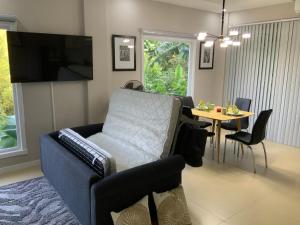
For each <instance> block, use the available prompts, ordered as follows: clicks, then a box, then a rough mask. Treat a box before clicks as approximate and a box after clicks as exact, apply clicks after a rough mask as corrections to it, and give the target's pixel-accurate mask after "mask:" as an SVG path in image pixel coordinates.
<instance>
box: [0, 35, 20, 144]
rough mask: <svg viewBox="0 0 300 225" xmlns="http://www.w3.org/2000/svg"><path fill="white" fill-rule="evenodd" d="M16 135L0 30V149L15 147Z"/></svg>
mask: <svg viewBox="0 0 300 225" xmlns="http://www.w3.org/2000/svg"><path fill="white" fill-rule="evenodd" d="M16 136H17V135H16V120H15V115H14V101H13V90H12V85H11V82H10V74H9V63H8V50H7V39H6V31H5V30H0V149H3V148H11V147H15V146H16V145H17V137H16Z"/></svg>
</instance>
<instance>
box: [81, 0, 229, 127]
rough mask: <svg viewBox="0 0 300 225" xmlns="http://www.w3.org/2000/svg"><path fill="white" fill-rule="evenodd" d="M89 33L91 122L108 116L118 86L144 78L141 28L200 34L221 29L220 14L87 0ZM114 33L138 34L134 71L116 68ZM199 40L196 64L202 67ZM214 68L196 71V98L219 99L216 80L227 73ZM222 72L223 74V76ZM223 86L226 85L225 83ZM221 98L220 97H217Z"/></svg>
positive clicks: (128, 0) (135, 1)
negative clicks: (123, 70)
mask: <svg viewBox="0 0 300 225" xmlns="http://www.w3.org/2000/svg"><path fill="white" fill-rule="evenodd" d="M84 12H85V14H84V21H85V33H86V34H87V35H92V36H93V38H94V81H91V82H89V87H88V95H89V122H96V121H99V118H101V119H104V118H105V114H106V110H107V105H108V99H109V96H110V94H111V93H112V91H113V90H114V89H115V88H119V87H121V86H123V85H124V83H125V82H126V81H128V80H131V79H138V80H140V79H141V66H142V65H141V64H142V62H141V56H142V49H141V34H140V29H141V28H142V29H150V30H151V29H152V30H162V31H172V32H182V33H191V34H194V33H198V32H199V31H201V30H204V31H208V32H211V33H217V32H219V25H220V23H219V20H220V16H219V15H218V14H214V13H208V12H203V11H200V10H194V9H190V8H183V7H177V6H173V5H168V4H163V3H158V2H153V1H151V0H98V1H97V0H85V1H84ZM112 34H121V35H134V36H136V37H137V49H136V50H137V69H136V71H134V72H132V71H131V72H113V71H112V51H111V36H112ZM216 51H217V52H216V61H215V68H218V66H217V65H218V60H219V57H218V54H219V52H218V51H219V49H216ZM198 57H199V43H198V44H197V59H196V67H197V68H198ZM217 72H218V69H214V70H201V71H200V70H198V69H196V74H195V100H196V101H199V100H200V99H205V100H208V101H217V100H218V96H219V95H220V94H219V93H218V94H216V92H220V93H221V92H222V90H221V89H218V88H212V86H213V87H218V84H216V80H218V79H220V76H223V73H217ZM219 74H220V75H219ZM221 88H222V86H221ZM216 99H217V100H216Z"/></svg>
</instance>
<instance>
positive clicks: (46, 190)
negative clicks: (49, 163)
mask: <svg viewBox="0 0 300 225" xmlns="http://www.w3.org/2000/svg"><path fill="white" fill-rule="evenodd" d="M0 224H1V225H29V224H30V225H33V224H34V225H46V224H47V225H54V224H58V225H80V223H79V221H78V220H77V218H76V217H75V215H74V214H73V213H72V212H71V211H70V209H69V208H68V207H67V206H66V205H65V204H64V203H63V200H62V199H61V197H60V196H59V195H58V193H57V192H56V191H55V190H54V188H53V187H52V186H51V185H50V184H49V183H48V181H47V180H46V179H45V178H44V177H40V178H35V179H32V180H27V181H22V182H18V183H14V184H10V185H6V186H3V187H0Z"/></svg>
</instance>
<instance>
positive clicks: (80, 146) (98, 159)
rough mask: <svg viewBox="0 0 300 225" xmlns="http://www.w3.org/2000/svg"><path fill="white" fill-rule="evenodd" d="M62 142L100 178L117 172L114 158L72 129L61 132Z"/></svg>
mask: <svg viewBox="0 0 300 225" xmlns="http://www.w3.org/2000/svg"><path fill="white" fill-rule="evenodd" d="M58 138H59V139H60V141H61V142H62V143H63V144H64V145H65V146H66V147H67V148H68V149H69V150H70V151H72V152H73V153H74V154H75V155H77V156H78V157H80V158H81V159H82V160H83V161H84V162H85V163H86V164H88V165H89V166H90V167H91V168H92V169H94V170H95V171H96V172H97V173H98V174H99V175H100V177H102V178H103V177H105V176H107V175H111V174H112V173H115V172H116V165H115V161H114V159H113V157H112V156H111V155H110V154H109V153H108V152H106V151H104V150H103V149H101V148H100V147H99V146H97V145H95V144H94V143H92V142H90V141H89V140H87V139H85V138H83V137H82V136H80V135H79V134H78V133H76V132H74V131H73V130H71V129H68V128H67V129H62V130H60V131H59V136H58Z"/></svg>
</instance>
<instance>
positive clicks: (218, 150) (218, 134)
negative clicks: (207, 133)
mask: <svg viewBox="0 0 300 225" xmlns="http://www.w3.org/2000/svg"><path fill="white" fill-rule="evenodd" d="M216 141H217V152H218V156H217V157H218V163H220V149H221V148H220V143H221V121H220V120H218V126H217V140H216Z"/></svg>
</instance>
